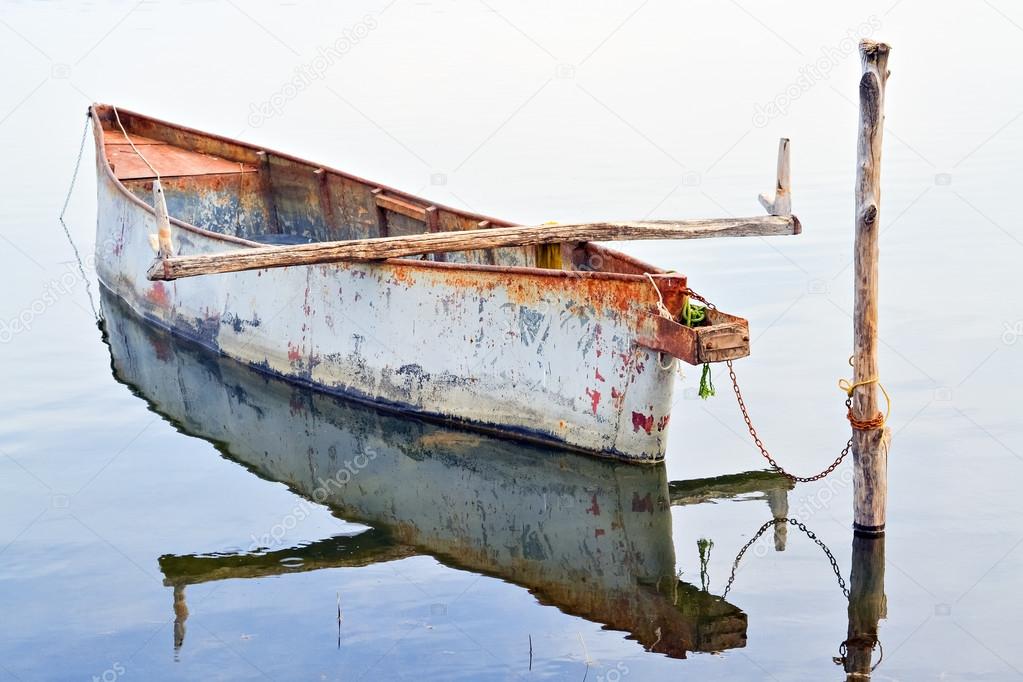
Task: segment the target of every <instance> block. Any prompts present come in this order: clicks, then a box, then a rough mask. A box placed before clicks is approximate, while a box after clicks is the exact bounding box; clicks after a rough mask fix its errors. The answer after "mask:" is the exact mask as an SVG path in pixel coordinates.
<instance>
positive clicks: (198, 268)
mask: <svg viewBox="0 0 1023 682" xmlns="http://www.w3.org/2000/svg"><path fill="white" fill-rule="evenodd" d="M800 231H801V228H800V225H799V220H798V219H797V218H796V217H795V216H793V215H786V216H775V215H771V216H757V217H755V218H708V219H697V220H647V221H639V222H606V223H574V224H566V225H539V226H536V227H526V226H520V227H494V228H489V229H483V230H462V231H459V232H432V233H426V234H416V235H410V236H405V237H383V238H380V239H353V240H349V241H337V242H316V243H313V244H299V245H295V246H264V247H253V248H247V249H239V250H236V251H225V252H221V253H210V254H203V255H198V256H172V257H170V258H162V259H157V261H156V262H155V263H153V266H152V267H151V268H150V269H149V272H148V276H149V279H151V280H173V279H180V278H182V277H195V276H197V275H213V274H217V273H221V272H240V271H242V270H262V269H264V268H283V267H289V266H292V265H314V264H317V263H334V262H338V261H369V260H380V259H384V258H399V257H403V256H418V255H423V254H427V253H448V252H451V251H471V250H475V249H493V248H501V247H508V246H532V245H536V244H560V243H563V242H587V241H589V242H599V241H631V240H642V239H707V238H710V237H753V236H759V237H767V236H773V235H786V234H799V233H800Z"/></svg>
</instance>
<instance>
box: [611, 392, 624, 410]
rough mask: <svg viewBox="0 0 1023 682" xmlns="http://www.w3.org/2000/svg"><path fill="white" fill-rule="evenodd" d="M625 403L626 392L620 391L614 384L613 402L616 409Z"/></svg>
mask: <svg viewBox="0 0 1023 682" xmlns="http://www.w3.org/2000/svg"><path fill="white" fill-rule="evenodd" d="M624 403H625V393H624V392H623V391H619V390H618V389H617V388H615V387H614V386H612V387H611V404H612V405H614V407H615V409H616V410H620V409H622V405H623V404H624Z"/></svg>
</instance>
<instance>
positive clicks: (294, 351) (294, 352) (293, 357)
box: [288, 341, 302, 362]
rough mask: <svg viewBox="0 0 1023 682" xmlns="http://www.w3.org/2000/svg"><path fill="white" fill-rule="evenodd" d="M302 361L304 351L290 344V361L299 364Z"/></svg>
mask: <svg viewBox="0 0 1023 682" xmlns="http://www.w3.org/2000/svg"><path fill="white" fill-rule="evenodd" d="M301 359H302V349H301V348H299V347H298V346H295V345H293V344H292V343H291V342H290V341H289V342H288V361H289V362H298V361H299V360H301Z"/></svg>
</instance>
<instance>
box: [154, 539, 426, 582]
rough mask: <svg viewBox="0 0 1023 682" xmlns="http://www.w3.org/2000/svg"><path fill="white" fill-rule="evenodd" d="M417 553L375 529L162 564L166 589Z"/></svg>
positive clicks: (165, 560) (164, 560)
mask: <svg viewBox="0 0 1023 682" xmlns="http://www.w3.org/2000/svg"><path fill="white" fill-rule="evenodd" d="M414 553H415V552H414V551H413V550H412V549H411V548H410V547H407V546H405V545H398V544H395V543H394V541H393V540H392V539H391V537H390V535H389V534H388V533H386V532H384V531H382V530H378V529H376V528H371V529H369V530H367V531H365V532H363V533H359V534H358V535H343V536H337V537H332V538H327V539H326V540H319V541H317V542H314V543H311V544H308V545H299V546H296V547H287V548H285V549H279V550H275V551H272V552H251V553H239V554H190V555H185V556H176V555H172V554H165V555H164V556H162V557H160V559H159V562H160V570H161V571H162V572H163V576H164V579H163V584H164V585H196V584H198V583H205V582H209V581H211V580H227V579H230V578H261V577H264V576H270V575H280V574H282V573H302V572H304V571H316V570H319V569H321V568H340V567H345V566H368V565H370V564H375V563H379V562H382V561H394V560H396V559H404V558H406V557H409V556H412V555H413V554H414Z"/></svg>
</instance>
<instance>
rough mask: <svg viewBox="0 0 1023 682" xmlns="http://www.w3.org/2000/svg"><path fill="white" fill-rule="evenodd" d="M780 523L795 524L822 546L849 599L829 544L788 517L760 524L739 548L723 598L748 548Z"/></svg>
mask: <svg viewBox="0 0 1023 682" xmlns="http://www.w3.org/2000/svg"><path fill="white" fill-rule="evenodd" d="M780 523H788V524H790V525H792V526H795V527H796V528H798V529H799V530H801V531H803V533H805V534H806V537H808V538H810V539H811V540H813V541H814V543H815V544H816V545H817V546H818V547H820V548H821V550H822V551H823V552H824V555H825V556H827V557H828V561H830V562H831V570H833V571H834V572H835V577H836V578H838V586H839V587H840V588H842V594H844V595H845V597H846V599H848V598H849V588H847V587H846V586H845V578H843V577H842V570H841V569H840V568H839V567H838V561H837V560H836V559H835V555H834V554H832V553H831V550H830V549H828V546H827V545H825V544H824V542H823V541H822V540H821V539H820V538H819V537H817V534H816V533H814V532H813V531H812V530H810V529H809V528H807V527H806V524H805V523H803V522H802V521H800V520H799V519H788V518H780V519H771V520H770V521H768V522H767V523H765V524H764V525H762V526H760V529H759V530H758V531H757V532H756V533H755V534H754V535H753V537H752V538H750V541H749V542H747V543H746V544H745V545H743V546H742V549H740V550H739V553H738V554H736V555H735V561H733V562H732V573H731V574H730V575H729V576H728V583H727V584H726V585H725V591H724V592H722V593H721V598H722V599H724V598H725V597H727V596H728V591H729V590H731V589H732V583H734V582H735V571H736V570H737V569H738V568H739V562H740V561H742V557H743V555H744V554H745V553H746V550H748V549H749V548H750V547H752V546H753V544H754V543H755V542H756V541H757V540H759V539H760V536H761V535H763V534H764V533H765V532H767V529H768V528H771V527H772V526H777V525H778V524H780Z"/></svg>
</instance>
